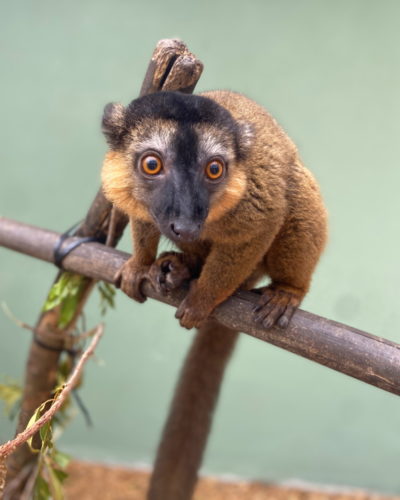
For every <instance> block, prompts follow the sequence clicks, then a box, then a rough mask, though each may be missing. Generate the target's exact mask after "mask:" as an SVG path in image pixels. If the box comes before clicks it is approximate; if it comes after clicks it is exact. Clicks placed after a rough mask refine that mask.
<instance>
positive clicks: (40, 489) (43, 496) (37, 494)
mask: <svg viewBox="0 0 400 500" xmlns="http://www.w3.org/2000/svg"><path fill="white" fill-rule="evenodd" d="M49 499H50V489H49V483H48V482H47V481H46V480H45V479H44V478H43V477H42V476H40V475H39V476H38V477H37V478H36V481H35V486H34V489H33V500H49Z"/></svg>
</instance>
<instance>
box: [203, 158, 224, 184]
mask: <svg viewBox="0 0 400 500" xmlns="http://www.w3.org/2000/svg"><path fill="white" fill-rule="evenodd" d="M224 168H225V166H224V163H223V161H222V160H211V161H209V162H208V163H207V165H206V176H207V177H208V178H209V179H210V180H212V181H216V180H217V179H219V178H221V176H222V174H223V173H224Z"/></svg>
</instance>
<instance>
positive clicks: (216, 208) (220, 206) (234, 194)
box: [206, 172, 247, 224]
mask: <svg viewBox="0 0 400 500" xmlns="http://www.w3.org/2000/svg"><path fill="white" fill-rule="evenodd" d="M246 185H247V182H246V176H245V174H244V173H243V172H237V173H235V175H234V176H232V177H231V178H230V180H229V182H228V184H227V185H226V186H225V189H224V191H223V193H222V194H221V195H220V196H219V197H218V198H217V199H216V200H215V201H214V202H213V204H212V206H211V207H210V211H209V213H208V216H207V219H206V224H207V222H214V221H216V220H218V219H220V218H221V217H222V216H223V215H225V214H226V213H227V212H228V211H229V210H231V209H232V208H234V207H235V206H236V205H237V204H238V203H239V201H240V200H241V199H242V197H243V195H244V192H245V190H246Z"/></svg>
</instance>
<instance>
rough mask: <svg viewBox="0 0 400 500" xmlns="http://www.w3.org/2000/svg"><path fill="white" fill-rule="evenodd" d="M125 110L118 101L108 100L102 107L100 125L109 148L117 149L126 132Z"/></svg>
mask: <svg viewBox="0 0 400 500" xmlns="http://www.w3.org/2000/svg"><path fill="white" fill-rule="evenodd" d="M125 113H126V110H125V108H124V106H123V105H122V104H121V103H119V102H110V103H109V104H107V105H106V106H105V108H104V113H103V119H102V122H101V126H102V129H103V133H104V135H105V137H106V139H107V142H108V144H109V146H110V147H111V149H119V148H120V147H121V145H122V142H123V138H124V136H125V134H126V133H127V127H126V122H125Z"/></svg>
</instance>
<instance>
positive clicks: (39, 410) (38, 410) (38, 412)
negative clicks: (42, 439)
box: [26, 399, 52, 453]
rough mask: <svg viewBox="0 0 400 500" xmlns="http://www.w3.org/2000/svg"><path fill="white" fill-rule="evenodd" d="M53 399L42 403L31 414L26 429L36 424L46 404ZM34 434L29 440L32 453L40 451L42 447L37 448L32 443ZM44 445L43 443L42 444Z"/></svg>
mask: <svg viewBox="0 0 400 500" xmlns="http://www.w3.org/2000/svg"><path fill="white" fill-rule="evenodd" d="M50 401H52V400H51V399H50V400H48V401H45V402H44V403H42V404H41V405H40V406H39V408H36V410H35V412H34V414H33V415H32V416H31V418H30V419H29V422H28V425H27V426H26V429H29V428H30V427H32V425H34V424H35V423H36V422H37V421H38V420H39V418H40V417H41V415H42V411H43V410H44V409H45V407H46V405H47V404H48V403H49V402H50ZM46 425H47V424H46ZM33 438H34V436H32V437H30V438H29V439H28V441H27V443H28V446H29V448H30V449H31V452H32V453H39V452H40V449H37V448H34V447H33V444H32V440H33ZM42 446H43V444H42Z"/></svg>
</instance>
